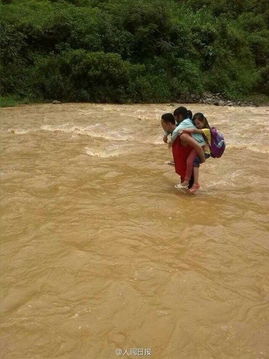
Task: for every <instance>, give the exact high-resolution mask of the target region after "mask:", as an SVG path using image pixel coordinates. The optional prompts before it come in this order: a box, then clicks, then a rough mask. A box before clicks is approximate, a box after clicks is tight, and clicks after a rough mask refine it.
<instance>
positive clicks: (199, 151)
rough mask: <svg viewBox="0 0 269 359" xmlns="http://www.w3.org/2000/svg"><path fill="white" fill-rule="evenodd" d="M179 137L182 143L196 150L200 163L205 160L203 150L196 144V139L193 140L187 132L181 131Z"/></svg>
mask: <svg viewBox="0 0 269 359" xmlns="http://www.w3.org/2000/svg"><path fill="white" fill-rule="evenodd" d="M180 139H181V141H183V142H184V144H187V145H189V146H191V147H192V148H193V149H194V150H195V151H196V152H197V154H198V156H199V157H200V160H201V163H204V162H205V154H204V151H203V149H202V147H201V146H200V145H199V144H198V142H197V141H195V140H194V139H193V138H192V137H191V136H190V135H188V134H187V133H182V135H181V136H180Z"/></svg>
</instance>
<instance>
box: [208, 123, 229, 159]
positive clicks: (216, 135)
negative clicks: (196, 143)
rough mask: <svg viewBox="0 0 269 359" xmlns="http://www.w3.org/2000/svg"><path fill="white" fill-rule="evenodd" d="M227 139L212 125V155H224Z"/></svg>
mask: <svg viewBox="0 0 269 359" xmlns="http://www.w3.org/2000/svg"><path fill="white" fill-rule="evenodd" d="M225 147H226V144H225V140H224V136H223V134H222V133H220V132H218V130H217V129H216V128H215V127H211V144H210V150H211V156H212V157H213V158H219V157H221V156H222V154H223V152H224V151H225Z"/></svg>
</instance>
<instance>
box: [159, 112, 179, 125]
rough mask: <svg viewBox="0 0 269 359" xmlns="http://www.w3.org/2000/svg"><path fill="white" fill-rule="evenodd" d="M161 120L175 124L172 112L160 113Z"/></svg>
mask: <svg viewBox="0 0 269 359" xmlns="http://www.w3.org/2000/svg"><path fill="white" fill-rule="evenodd" d="M162 120H163V121H164V122H166V123H172V124H173V125H175V124H176V120H175V117H174V116H173V114H172V113H164V114H163V115H162Z"/></svg>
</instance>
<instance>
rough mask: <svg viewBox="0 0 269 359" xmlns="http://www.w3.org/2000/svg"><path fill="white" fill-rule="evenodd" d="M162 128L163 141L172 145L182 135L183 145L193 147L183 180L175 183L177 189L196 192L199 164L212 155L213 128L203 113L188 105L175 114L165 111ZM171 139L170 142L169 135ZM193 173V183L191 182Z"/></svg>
mask: <svg viewBox="0 0 269 359" xmlns="http://www.w3.org/2000/svg"><path fill="white" fill-rule="evenodd" d="M161 124H162V128H163V130H164V131H165V134H164V137H163V141H164V142H165V143H168V146H169V147H172V145H173V143H174V141H175V140H176V139H177V138H178V137H179V136H180V141H181V144H182V145H189V146H191V147H192V150H191V151H190V153H189V155H188V157H187V160H186V172H185V177H184V180H183V182H181V183H179V184H177V185H175V187H176V188H177V189H188V188H189V190H188V191H189V192H190V193H195V192H196V191H197V190H198V189H199V188H200V185H199V182H198V180H199V166H200V163H203V162H205V160H206V159H207V158H209V157H210V156H211V149H210V143H211V129H210V126H209V123H208V121H207V119H206V117H205V116H204V115H203V114H202V113H196V114H195V115H194V116H192V112H191V111H189V110H187V109H186V107H178V108H177V109H176V110H175V111H174V114H172V113H165V114H163V115H162V117H161ZM169 135H171V140H170V142H168V136H169ZM192 175H193V183H191V184H190V181H191V178H192Z"/></svg>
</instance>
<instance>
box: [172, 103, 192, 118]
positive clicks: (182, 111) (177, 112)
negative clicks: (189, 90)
mask: <svg viewBox="0 0 269 359" xmlns="http://www.w3.org/2000/svg"><path fill="white" fill-rule="evenodd" d="M180 115H181V116H182V117H183V119H184V120H185V119H186V118H190V119H192V112H191V111H190V110H187V109H186V107H184V106H180V107H178V108H176V109H175V111H174V116H175V117H178V116H180Z"/></svg>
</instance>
